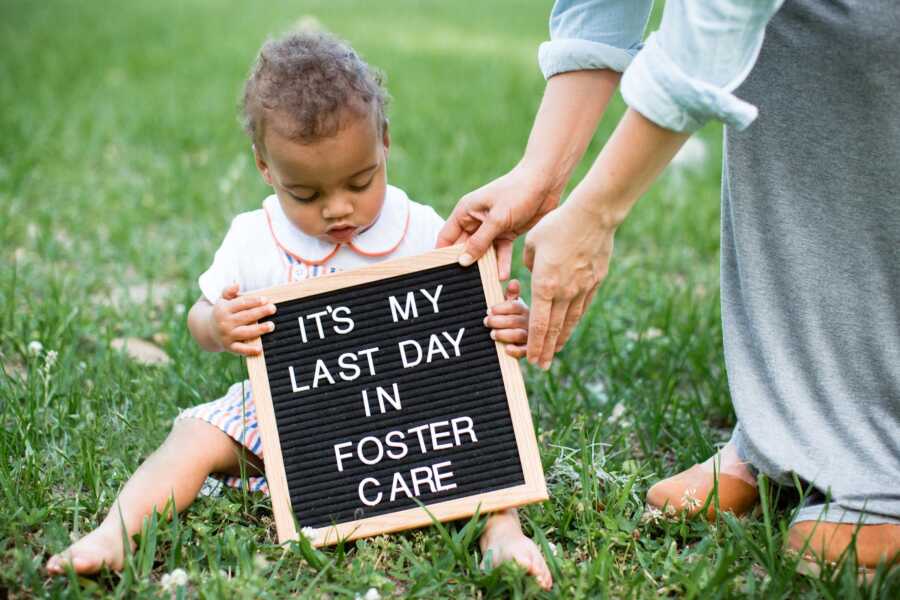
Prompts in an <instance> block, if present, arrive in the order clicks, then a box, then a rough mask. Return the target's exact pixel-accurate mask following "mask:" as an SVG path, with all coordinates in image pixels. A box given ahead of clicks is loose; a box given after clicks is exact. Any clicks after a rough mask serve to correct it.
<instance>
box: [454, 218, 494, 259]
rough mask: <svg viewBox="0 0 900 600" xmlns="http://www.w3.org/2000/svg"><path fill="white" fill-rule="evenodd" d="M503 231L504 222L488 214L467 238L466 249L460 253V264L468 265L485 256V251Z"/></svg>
mask: <svg viewBox="0 0 900 600" xmlns="http://www.w3.org/2000/svg"><path fill="white" fill-rule="evenodd" d="M503 232H504V228H503V224H502V223H501V222H500V221H499V220H497V219H495V218H493V217H492V216H491V215H487V216H486V218H485V219H484V220H483V221H482V222H481V225H480V226H479V227H478V229H477V230H476V231H475V232H473V233H472V235H470V236H469V239H468V240H466V246H465V249H464V250H463V253H462V254H460V255H459V264H461V265H462V266H464V267H468V266H469V265H471V264H472V263H474V262H475V261H476V260H478V259H479V258H481V257H482V256H484V253H485V252H487V251H488V248H490V247H491V245H493V243H494V240H495V239H496V238H497V236H498V235H500V234H501V233H503Z"/></svg>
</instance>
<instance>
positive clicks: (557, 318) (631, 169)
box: [525, 110, 689, 369]
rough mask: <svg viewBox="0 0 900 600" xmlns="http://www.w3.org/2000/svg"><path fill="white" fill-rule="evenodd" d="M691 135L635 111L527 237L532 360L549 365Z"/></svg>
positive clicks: (623, 121) (529, 342)
mask: <svg viewBox="0 0 900 600" xmlns="http://www.w3.org/2000/svg"><path fill="white" fill-rule="evenodd" d="M688 137H689V134H685V133H677V132H674V131H671V130H669V129H665V128H662V127H660V126H658V125H656V124H655V123H653V122H652V121H650V120H648V119H646V118H644V117H643V116H641V114H640V113H638V112H636V111H634V110H629V111H628V112H626V113H625V116H624V117H623V118H622V121H621V122H620V123H619V126H618V127H617V128H616V130H615V132H614V133H613V135H612V137H611V138H610V139H609V141H608V142H607V143H606V146H604V147H603V150H602V151H601V152H600V156H598V157H597V161H596V162H595V163H594V165H593V167H591V170H590V171H589V172H588V174H587V175H586V176H585V178H584V179H583V180H582V181H581V182H580V183H579V184H578V186H577V187H576V188H575V189H574V190H573V191H572V194H571V195H570V196H569V199H568V200H567V201H566V203H565V204H564V205H563V206H561V207H560V208H558V209H556V210H555V211H553V212H551V213H550V214H548V215H547V216H546V217H545V218H544V219H543V220H542V221H541V222H540V223H538V224H537V225H536V226H535V227H534V228H533V229H532V230H531V231H530V232H529V233H528V236H527V237H526V238H525V266H526V267H528V268H529V269H530V270H531V272H532V277H531V281H532V284H531V291H532V303H533V305H534V306H533V308H532V310H531V318H530V322H529V328H528V352H527V357H528V360H529V361H530V362H532V363H534V364H539V365H540V366H541V367H543V368H545V369H546V368H547V367H549V366H550V361H551V359H552V358H553V355H554V353H556V352H557V351H558V350H559V349H560V348H561V347H562V345H563V344H564V343H565V342H566V340H567V339H568V338H569V335H570V334H571V333H572V330H573V329H574V328H575V325H576V324H577V323H578V321H579V319H580V318H581V315H582V314H583V313H584V311H585V309H586V308H587V306H588V305H589V304H590V302H591V300H592V299H593V296H594V292H595V291H596V289H597V287H598V286H599V285H600V283H601V282H602V281H603V279H604V278H605V277H606V273H607V270H608V269H609V259H610V257H611V256H612V250H613V236H614V234H615V232H616V228H618V226H619V224H621V223H622V221H623V220H624V219H625V217H626V216H627V214H628V212H629V211H630V210H631V207H632V206H633V205H634V203H635V202H637V200H638V198H640V196H641V195H642V194H643V193H644V192H645V191H646V190H647V188H648V187H649V186H650V184H651V183H652V182H653V180H654V179H656V177H657V176H658V175H659V173H660V172H661V171H662V170H663V169H664V168H665V166H666V165H667V164H668V163H669V161H670V160H671V159H672V157H673V156H675V154H676V153H677V152H678V149H679V148H681V145H682V144H683V143H684V142H685V140H687V138H688Z"/></svg>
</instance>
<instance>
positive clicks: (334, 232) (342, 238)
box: [325, 225, 359, 243]
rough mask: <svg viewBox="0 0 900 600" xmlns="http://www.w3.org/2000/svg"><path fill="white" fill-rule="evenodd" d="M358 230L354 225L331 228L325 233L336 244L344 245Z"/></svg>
mask: <svg viewBox="0 0 900 600" xmlns="http://www.w3.org/2000/svg"><path fill="white" fill-rule="evenodd" d="M358 230H359V227H356V226H355V225H342V226H340V227H331V228H329V229H328V230H327V231H326V232H325V235H327V236H328V237H329V238H331V239H332V240H334V241H336V242H340V243H346V242H349V241H350V240H352V239H353V236H355V235H356V232H357V231H358Z"/></svg>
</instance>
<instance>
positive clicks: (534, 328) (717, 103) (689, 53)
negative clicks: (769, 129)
mask: <svg viewBox="0 0 900 600" xmlns="http://www.w3.org/2000/svg"><path fill="white" fill-rule="evenodd" d="M783 1H784V0H752V1H748V0H669V1H668V2H666V7H665V11H664V13H663V22H662V25H661V27H660V30H659V31H658V32H657V33H654V34H651V36H650V37H649V38H648V39H647V43H646V46H645V48H644V49H643V50H642V51H641V52H640V54H638V56H637V58H636V59H635V60H634V61H633V62H632V64H631V65H630V66H629V68H628V70H627V71H626V72H625V75H624V77H623V80H622V95H623V96H624V98H625V101H626V102H627V103H628V105H629V107H630V108H629V110H628V112H627V113H626V114H625V116H624V117H623V119H622V121H621V122H620V123H619V125H618V127H617V128H616V130H615V132H614V133H613V136H612V137H611V138H610V140H609V141H608V142H607V144H606V146H605V147H604V148H603V150H602V151H601V153H600V155H599V156H598V158H597V161H596V162H595V164H594V166H593V167H592V168H591V170H590V172H589V173H588V175H587V176H586V177H585V179H584V180H583V181H582V182H581V183H580V184H579V185H578V187H576V188H575V190H573V192H572V195H571V197H570V198H569V200H568V201H567V202H566V203H565V205H564V206H563V207H562V208H559V209H557V210H556V211H554V212H553V213H550V214H549V215H547V217H546V218H545V219H544V220H543V221H541V222H540V223H539V224H538V225H537V226H536V227H535V228H534V229H532V231H531V233H530V234H529V236H528V238H527V239H526V248H525V263H526V266H528V267H529V268H530V269H531V270H532V272H533V275H532V305H533V306H532V309H531V320H530V326H529V337H528V351H527V356H528V360H529V361H531V362H532V363H535V364H540V365H541V366H543V367H544V368H547V367H548V366H549V365H550V360H551V359H552V358H553V354H554V353H555V352H557V351H559V349H560V348H561V347H562V345H563V344H564V343H565V342H566V340H567V339H568V338H569V335H571V332H572V330H573V329H574V327H575V325H576V324H577V323H578V321H579V319H580V318H581V315H582V314H583V313H584V311H585V309H586V308H587V306H588V305H589V304H590V302H591V299H592V298H593V295H594V292H595V291H596V289H597V286H598V285H599V284H600V283H601V282H602V280H603V279H604V278H605V277H606V273H607V270H608V269H609V259H610V256H611V254H612V249H613V235H614V233H615V230H616V228H617V227H618V226H619V224H620V223H621V222H622V220H623V219H624V218H625V216H626V215H627V214H628V212H629V211H630V210H631V207H632V206H633V205H634V203H635V202H636V201H637V199H638V198H639V197H640V195H641V194H643V193H644V191H646V189H647V188H648V187H649V186H650V184H651V183H652V182H653V180H654V179H656V177H657V176H658V175H659V173H660V172H662V170H663V169H664V168H665V166H666V165H667V164H668V163H669V161H670V160H671V158H672V157H673V156H674V155H675V153H676V152H677V151H678V149H679V148H680V147H681V145H682V144H683V143H684V141H685V140H686V139H687V137H688V135H689V133H690V132H693V131H695V130H696V129H698V128H700V127H701V126H703V125H704V124H705V123H706V122H708V121H710V120H712V119H718V120H721V121H724V122H725V123H727V124H728V125H730V126H733V127H736V128H738V129H743V128H745V127H747V126H748V125H749V124H750V123H751V122H752V121H753V119H754V118H756V107H754V106H752V105H750V104H747V103H746V102H744V101H742V100H740V99H739V98H737V97H736V96H734V95H733V94H732V92H733V91H734V89H735V88H737V87H738V86H739V85H740V83H741V82H742V81H743V80H744V79H745V78H746V76H747V75H748V74H749V72H750V70H751V68H752V67H753V64H754V63H755V62H756V58H757V56H758V54H759V50H760V47H761V46H762V41H763V36H764V34H765V27H766V24H767V23H768V21H769V19H770V18H771V17H772V15H774V14H775V12H776V11H777V10H778V8H779V7H780V6H781V4H782V3H783Z"/></svg>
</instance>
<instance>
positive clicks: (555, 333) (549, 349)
mask: <svg viewBox="0 0 900 600" xmlns="http://www.w3.org/2000/svg"><path fill="white" fill-rule="evenodd" d="M570 305H571V302H570V301H569V300H567V299H565V298H559V299H557V300H555V301H554V302H553V306H552V307H551V309H550V320H549V322H548V323H547V333H546V337H545V339H544V344H543V346H542V347H541V353H540V356H539V357H538V364H539V365H540V366H541V368H542V369H544V370H546V369H549V368H550V362H551V361H552V360H553V354H554V353H555V352H556V341H557V340H558V339H559V336H560V334H561V333H562V327H563V321H564V320H565V318H566V313H567V312H568V311H569V306H570Z"/></svg>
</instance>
